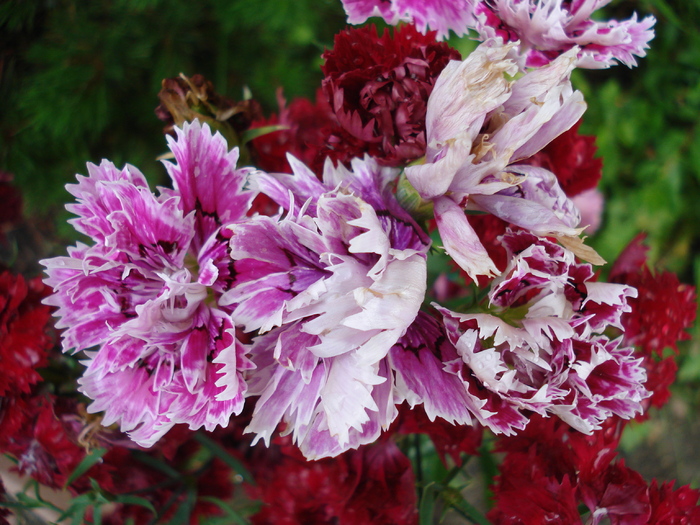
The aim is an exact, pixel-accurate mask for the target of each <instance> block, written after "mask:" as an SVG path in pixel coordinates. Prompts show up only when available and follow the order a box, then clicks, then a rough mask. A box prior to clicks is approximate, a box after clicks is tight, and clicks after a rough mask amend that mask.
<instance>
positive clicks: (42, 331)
mask: <svg viewBox="0 0 700 525" xmlns="http://www.w3.org/2000/svg"><path fill="white" fill-rule="evenodd" d="M47 291H48V287H45V286H44V285H43V284H42V282H41V279H40V278H35V279H32V280H30V281H26V280H25V279H24V278H23V277H22V276H21V275H13V274H12V273H10V272H4V273H2V274H0V363H2V367H0V396H6V395H10V394H11V395H17V394H19V393H25V394H27V393H29V391H30V390H31V386H32V385H33V384H35V383H37V382H39V381H40V380H41V376H40V375H39V374H38V372H37V371H36V368H40V367H42V366H45V365H46V363H47V353H48V351H49V349H50V348H51V347H52V346H53V339H52V338H51V336H50V335H49V334H48V332H47V331H46V324H47V322H48V321H49V319H50V316H51V315H50V311H49V307H48V306H45V305H43V304H41V299H42V298H43V297H44V296H45V295H46V293H47Z"/></svg>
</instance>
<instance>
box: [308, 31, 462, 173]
mask: <svg viewBox="0 0 700 525" xmlns="http://www.w3.org/2000/svg"><path fill="white" fill-rule="evenodd" d="M323 58H324V59H325V63H324V65H323V66H322V67H321V68H322V70H323V73H324V74H325V75H326V78H325V79H324V80H323V90H324V92H325V94H326V96H327V97H328V100H329V101H330V103H331V106H332V109H333V112H334V113H335V116H336V118H337V120H338V124H339V127H338V128H337V129H335V130H333V132H332V133H331V137H330V138H329V143H328V146H327V151H326V154H327V155H328V156H330V157H331V159H333V160H340V161H342V162H348V161H349V160H350V159H351V158H352V157H361V156H363V155H364V154H365V153H369V154H370V155H371V156H373V157H375V158H377V160H378V161H379V162H380V163H382V164H384V165H388V166H399V165H403V164H406V163H407V162H410V161H411V160H414V159H417V158H419V157H422V156H423V155H425V147H426V142H425V141H426V138H425V113H426V107H427V102H428V97H429V96H430V93H431V92H432V90H433V85H434V84H435V81H436V80H437V77H438V75H439V74H440V72H441V71H442V70H443V69H444V67H445V66H446V65H447V63H448V62H449V61H450V60H459V59H460V58H461V57H460V55H459V53H458V52H457V51H456V50H454V49H452V48H450V47H449V46H448V45H447V44H445V43H438V42H437V41H436V40H435V32H429V33H427V34H426V35H423V34H421V33H419V32H418V31H417V30H416V28H415V27H414V26H412V25H405V26H403V27H401V28H398V29H395V30H394V31H393V33H390V32H389V31H385V32H384V33H383V34H382V36H381V37H380V36H378V35H377V29H376V27H375V26H373V25H369V26H365V27H360V28H349V29H346V30H344V31H341V32H340V33H338V34H337V35H336V37H335V43H334V46H333V49H331V50H328V51H326V52H325V53H324V54H323Z"/></svg>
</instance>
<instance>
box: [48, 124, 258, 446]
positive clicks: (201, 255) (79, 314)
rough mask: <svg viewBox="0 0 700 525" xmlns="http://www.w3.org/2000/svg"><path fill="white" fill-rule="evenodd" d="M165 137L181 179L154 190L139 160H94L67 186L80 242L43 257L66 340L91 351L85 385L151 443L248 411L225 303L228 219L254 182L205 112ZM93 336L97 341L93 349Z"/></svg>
mask: <svg viewBox="0 0 700 525" xmlns="http://www.w3.org/2000/svg"><path fill="white" fill-rule="evenodd" d="M176 133H177V138H176V139H172V138H170V137H169V138H168V142H169V145H170V148H171V150H172V152H173V154H174V156H175V159H176V163H175V164H170V163H167V164H166V168H167V170H168V172H169V174H170V176H171V178H172V181H173V186H174V189H161V191H160V195H158V196H156V195H154V194H153V193H152V192H151V191H150V189H149V188H148V184H147V182H146V179H145V178H144V177H143V175H142V174H141V173H140V172H139V171H138V170H137V169H136V168H134V167H133V166H127V167H125V168H124V169H123V170H118V169H117V168H115V167H114V165H113V164H111V163H110V162H107V161H103V162H102V164H101V165H100V166H94V165H88V171H89V176H88V177H83V176H78V184H74V185H69V186H68V190H69V191H70V192H71V193H72V194H73V195H75V197H76V198H77V199H78V202H77V204H73V205H69V206H67V208H68V210H69V211H71V212H73V213H75V214H76V215H77V216H78V217H77V218H76V219H73V220H72V223H73V225H74V226H75V228H76V229H77V230H78V231H79V232H81V233H83V234H85V235H87V236H88V237H90V238H91V239H92V240H93V242H94V244H93V245H92V246H88V245H86V244H83V243H79V244H78V245H77V246H75V247H73V248H69V250H68V256H67V257H55V258H53V259H47V260H44V261H42V263H43V264H44V265H45V266H46V268H47V273H48V278H47V279H46V281H45V282H46V283H47V284H48V285H50V286H52V287H53V289H54V295H53V296H51V297H50V298H48V299H47V300H46V303H47V304H51V305H53V306H56V307H58V311H57V314H56V315H57V316H58V317H60V320H59V321H58V322H57V324H56V326H57V327H59V328H65V329H66V330H65V331H64V333H63V348H64V350H65V351H69V350H73V351H74V352H78V351H81V350H85V351H86V355H87V356H88V359H87V360H86V362H85V363H86V365H87V370H86V371H85V373H84V375H83V377H82V378H81V379H80V381H79V382H80V384H81V388H80V389H81V391H82V392H83V393H85V394H86V395H87V396H88V397H90V398H92V399H93V400H94V402H93V403H92V404H91V405H90V407H89V409H88V410H89V411H90V412H99V411H102V410H104V411H105V414H104V420H103V423H104V424H105V425H110V424H112V423H115V422H119V423H120V425H121V429H122V431H125V432H128V433H129V434H130V436H131V438H132V439H133V440H134V441H136V442H137V443H138V444H140V445H143V446H150V445H152V444H153V443H155V442H156V441H157V440H158V439H159V438H160V436H162V435H163V434H165V432H167V431H168V430H169V429H170V428H171V427H172V426H173V425H175V424H176V423H186V424H188V425H189V426H190V427H191V428H193V429H196V428H199V427H201V426H204V427H205V428H207V429H209V430H213V429H214V427H215V426H216V425H222V426H226V425H227V424H228V420H229V418H230V416H231V415H232V414H235V413H238V412H240V410H241V409H242V406H243V396H244V394H245V390H246V385H245V382H244V381H243V377H242V374H241V373H242V371H243V370H247V369H249V368H250V367H251V366H252V365H251V363H250V361H248V359H247V358H246V357H245V349H244V347H243V346H242V345H241V344H240V343H239V342H237V341H236V338H235V334H234V329H235V323H234V321H233V319H232V317H231V315H230V311H228V312H227V311H226V310H225V309H222V308H221V306H220V305H219V302H218V300H219V298H220V296H221V294H222V293H223V292H224V291H225V290H226V289H227V288H228V286H229V283H230V281H231V279H232V276H231V272H230V264H229V263H230V258H229V256H228V239H227V238H225V236H224V230H222V226H223V225H225V224H227V223H229V222H231V221H235V220H238V219H240V218H241V217H243V216H244V215H245V213H246V211H247V209H248V207H249V205H250V202H251V200H252V198H253V197H254V193H253V192H251V191H249V190H244V185H245V183H246V179H247V176H248V174H249V172H250V169H236V162H237V160H238V150H237V149H234V150H232V151H230V152H229V151H228V148H227V145H226V141H225V140H224V139H223V137H222V136H221V135H219V134H217V135H214V136H212V133H211V131H210V129H209V128H208V126H206V125H204V126H202V125H200V124H199V122H198V121H194V122H192V123H191V124H185V125H184V127H183V129H181V130H180V129H177V130H176ZM93 348H97V349H96V350H92V349H93Z"/></svg>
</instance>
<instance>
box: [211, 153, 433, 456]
mask: <svg viewBox="0 0 700 525" xmlns="http://www.w3.org/2000/svg"><path fill="white" fill-rule="evenodd" d="M289 159H290V165H291V166H292V170H293V171H294V175H283V174H277V175H268V174H260V175H258V176H257V177H256V181H257V184H258V186H259V188H260V190H261V191H262V192H263V193H265V194H267V195H268V196H270V197H272V198H273V199H274V200H276V201H277V202H278V203H279V204H281V205H282V206H283V207H284V209H286V210H287V214H286V215H285V216H284V217H283V218H271V217H262V216H258V217H253V218H251V219H249V220H247V221H241V222H238V223H235V224H232V225H231V226H230V227H229V230H230V234H231V255H232V257H233V259H234V260H235V263H234V268H235V275H236V278H235V281H234V283H233V286H232V288H231V289H230V290H229V291H227V292H226V293H225V294H224V295H223V297H222V302H224V303H225V304H230V305H231V307H232V308H233V315H234V317H235V318H236V319H237V320H239V321H241V322H242V323H243V324H244V325H245V328H246V330H261V331H262V332H265V331H269V330H271V331H270V332H269V333H267V334H265V335H263V336H261V337H259V338H258V339H256V340H255V341H254V343H253V345H252V348H251V356H252V359H253V361H254V362H255V364H256V366H257V369H256V371H255V372H254V373H253V374H251V377H250V392H249V393H250V394H251V395H259V396H260V397H259V399H258V400H257V402H256V406H255V412H254V415H253V420H252V422H251V424H250V426H249V427H248V431H249V432H254V433H255V434H257V438H263V439H265V440H266V441H269V438H270V436H271V434H272V433H273V432H274V431H275V429H276V428H277V426H278V424H279V423H280V422H282V421H283V422H284V423H285V424H286V430H285V432H287V433H292V434H293V436H294V440H295V441H296V442H297V443H298V444H299V446H300V448H301V450H302V452H303V453H304V454H305V455H306V456H307V457H309V458H316V457H323V456H334V455H337V454H339V453H340V452H343V451H344V450H347V449H349V448H356V447H357V446H359V445H360V444H363V443H368V442H371V441H374V440H375V439H376V438H377V437H378V436H379V433H380V432H381V430H382V429H386V428H387V427H388V425H389V424H390V423H391V421H392V420H393V419H394V417H395V415H396V409H395V408H394V402H393V398H392V381H391V377H390V375H389V374H390V372H389V369H388V365H387V363H386V359H385V358H386V356H387V354H388V353H389V351H390V349H391V348H392V346H393V345H394V344H395V343H396V342H397V341H398V339H399V338H400V337H401V336H403V335H404V333H405V332H406V330H407V328H408V327H409V326H410V325H411V323H412V322H413V320H414V319H415V317H416V315H417V313H418V310H419V308H420V305H421V303H422V302H423V299H424V296H425V292H426V286H427V285H426V275H427V270H426V252H427V249H428V246H429V241H428V239H427V237H426V235H425V234H424V233H423V232H422V231H421V230H420V228H419V227H418V226H417V225H416V224H415V222H414V221H413V219H411V217H410V216H409V215H408V214H407V213H406V212H405V211H404V210H403V209H401V207H400V206H399V204H398V203H397V201H396V200H395V198H394V197H393V194H392V192H391V186H390V183H392V182H393V180H394V179H395V177H396V175H397V174H398V171H397V170H395V169H391V168H380V167H379V166H378V165H377V163H376V162H375V161H373V160H371V159H369V158H367V159H365V160H360V159H355V160H354V161H353V162H352V171H348V170H347V169H346V168H344V167H343V166H342V165H339V166H338V167H337V168H334V167H333V166H332V165H331V164H330V162H329V163H327V164H326V166H325V171H324V180H323V182H320V181H319V180H318V179H317V178H316V176H315V175H314V174H313V173H312V172H311V171H310V170H309V169H308V168H307V167H306V166H304V165H303V164H301V163H300V162H299V161H297V160H296V159H294V158H293V157H290V158H289Z"/></svg>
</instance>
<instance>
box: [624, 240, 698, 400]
mask: <svg viewBox="0 0 700 525" xmlns="http://www.w3.org/2000/svg"><path fill="white" fill-rule="evenodd" d="M644 238H645V235H644V234H640V235H638V236H637V237H635V238H634V239H633V240H632V241H631V242H630V244H629V245H628V246H627V247H626V248H625V249H624V250H623V252H622V253H621V254H620V256H619V257H618V259H617V261H615V264H614V265H613V267H612V269H611V270H610V280H612V281H614V282H618V283H624V284H628V285H630V286H634V287H635V288H637V290H638V296H637V297H636V298H634V299H630V306H631V307H632V309H631V311H630V312H626V313H625V314H624V315H623V316H622V319H621V322H622V327H623V329H624V341H625V344H627V345H634V346H636V347H638V349H639V354H640V355H641V356H642V357H643V359H644V368H645V369H646V370H647V375H648V378H649V380H648V381H647V385H646V387H647V389H648V390H649V391H650V392H652V396H651V398H649V400H648V403H649V404H650V405H652V406H655V407H662V406H663V405H664V404H665V403H666V402H667V401H668V399H669V397H670V396H671V392H670V391H669V387H670V386H671V384H672V383H673V381H674V380H675V378H676V371H677V370H678V366H677V365H676V362H675V356H673V355H671V356H667V357H664V350H665V349H666V348H672V349H673V350H675V351H676V353H678V346H677V345H678V342H680V341H683V340H685V339H688V338H690V335H689V334H688V333H687V332H686V330H687V329H688V328H690V326H691V325H692V324H693V322H694V321H695V317H696V313H697V306H696V302H695V301H696V296H695V287H693V286H690V285H688V284H683V283H680V282H679V281H678V277H676V275H675V274H673V273H671V272H664V271H656V272H652V271H651V270H650V269H649V267H648V266H647V255H646V251H647V250H648V248H647V247H645V246H644V244H643V241H644Z"/></svg>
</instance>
